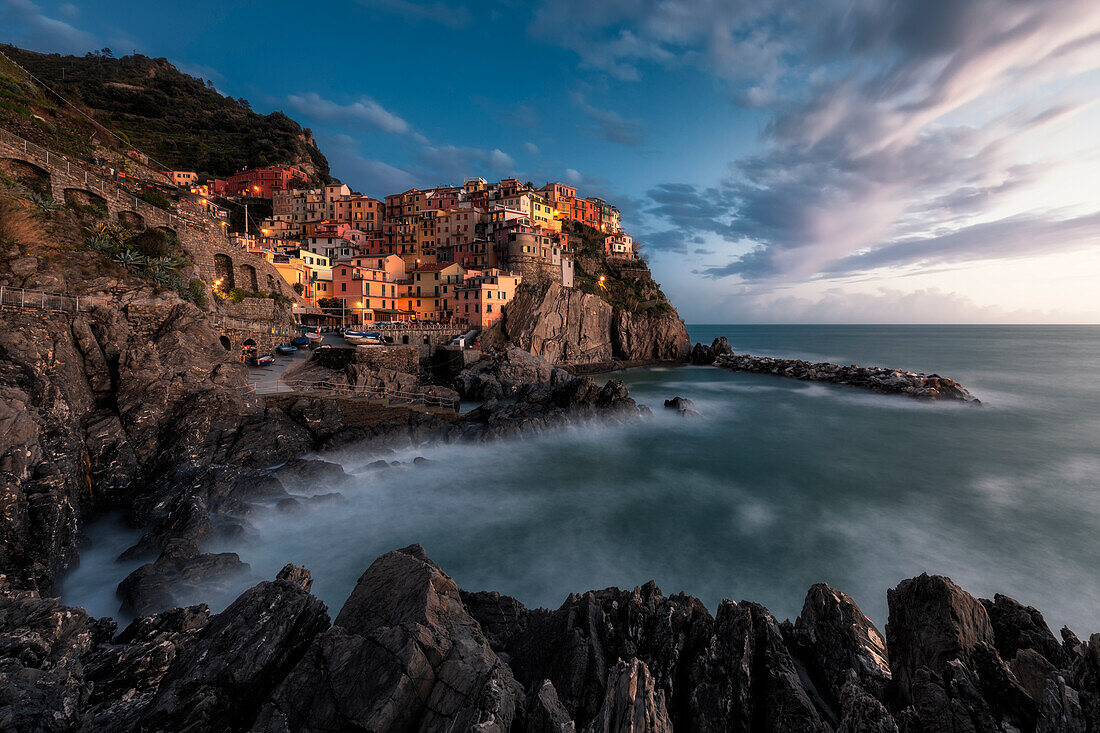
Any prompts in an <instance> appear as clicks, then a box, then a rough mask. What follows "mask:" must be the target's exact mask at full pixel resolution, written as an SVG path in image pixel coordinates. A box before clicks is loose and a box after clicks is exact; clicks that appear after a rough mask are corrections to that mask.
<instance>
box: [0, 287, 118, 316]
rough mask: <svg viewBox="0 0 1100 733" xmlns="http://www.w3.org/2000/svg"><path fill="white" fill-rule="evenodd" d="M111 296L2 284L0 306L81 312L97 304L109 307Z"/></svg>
mask: <svg viewBox="0 0 1100 733" xmlns="http://www.w3.org/2000/svg"><path fill="white" fill-rule="evenodd" d="M109 305H111V300H110V298H108V297H106V296H103V295H68V294H63V293H47V292H44V291H41V290H24V289H23V288H9V287H5V286H3V285H0V306H4V307H9V308H35V309H38V310H48V311H60V312H62V313H81V312H84V311H89V310H91V309H92V308H94V307H95V306H102V307H108V306H109Z"/></svg>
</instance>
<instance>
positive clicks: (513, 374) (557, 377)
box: [454, 348, 571, 400]
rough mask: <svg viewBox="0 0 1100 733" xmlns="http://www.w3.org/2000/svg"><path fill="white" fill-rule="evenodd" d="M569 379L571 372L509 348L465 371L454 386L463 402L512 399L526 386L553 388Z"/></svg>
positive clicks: (459, 375) (455, 380) (537, 357)
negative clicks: (466, 400)
mask: <svg viewBox="0 0 1100 733" xmlns="http://www.w3.org/2000/svg"><path fill="white" fill-rule="evenodd" d="M570 377H571V375H570V374H569V372H567V371H565V370H564V369H557V368H555V367H553V366H551V365H550V364H549V363H548V362H547V361H546V360H545V359H543V358H542V357H539V356H534V355H533V354H529V353H528V352H526V351H524V350H523V349H517V348H510V349H505V350H504V352H503V353H501V354H500V355H498V356H496V357H486V358H483V359H481V360H480V361H478V362H476V363H474V364H472V365H470V366H469V367H467V368H466V369H463V370H462V371H461V372H459V373H458V375H457V376H456V377H455V379H454V386H455V389H456V390H457V391H458V393H459V394H460V395H462V397H463V398H464V399H468V400H490V399H503V398H505V397H513V396H514V395H515V394H516V391H517V390H518V389H519V388H520V387H522V386H525V385H530V386H553V385H556V384H560V383H562V382H565V381H567V380H569V379H570Z"/></svg>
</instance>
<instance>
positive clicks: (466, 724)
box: [0, 545, 1100, 733]
mask: <svg viewBox="0 0 1100 733" xmlns="http://www.w3.org/2000/svg"><path fill="white" fill-rule="evenodd" d="M311 582H312V579H311V577H310V574H309V571H308V570H305V569H303V568H296V567H294V566H291V565H288V566H286V567H285V568H284V569H283V570H282V571H281V572H280V573H279V574H278V576H277V577H276V578H275V580H274V581H272V582H263V583H260V584H259V585H257V586H255V587H253V588H251V589H250V590H247V591H245V592H244V593H243V594H242V595H241V596H240V598H238V599H237V600H236V601H235V602H234V603H233V604H232V605H230V606H229V608H227V609H226V610H225V611H224V612H222V613H219V614H216V615H211V614H210V613H209V611H208V609H207V608H206V607H205V606H193V607H189V608H180V609H174V610H171V611H167V612H165V613H161V614H156V615H153V616H147V617H143V618H139V619H137V620H135V621H134V622H133V623H131V624H130V625H129V626H128V627H127V628H126V629H124V630H123V631H122V632H121V633H117V634H116V631H115V625H114V623H113V622H112V621H111V620H110V619H99V620H97V619H93V618H89V617H88V615H87V614H86V613H85V612H84V611H83V610H81V609H79V608H68V607H66V606H64V605H62V604H60V603H59V602H58V601H57V600H50V599H44V598H41V597H39V596H38V595H37V594H34V593H26V592H24V593H12V592H8V591H0V699H2V700H3V701H4V703H5V704H4V706H2V707H0V728H3V729H4V730H19V731H78V730H79V731H92V730H96V731H100V730H106V731H149V730H188V731H195V732H196V733H198V732H200V731H254V732H257V733H259V732H272V733H274V732H275V731H278V732H280V733H284V732H299V731H303V732H304V731H365V730H369V731H376V732H377V733H389V732H391V731H392V732H394V733H396V732H397V731H483V732H499V733H505V732H508V733H562V732H564V731H586V732H591V733H595V732H599V733H668V732H670V731H693V732H694V731H700V732H704V733H706V732H709V731H714V732H716V733H717V732H718V731H735V732H736V731H745V732H746V733H747V732H749V731H790V732H791V733H795V732H803V731H821V732H822V733H824V732H827V731H845V732H846V733H855V732H856V731H866V732H874V733H897V732H898V731H901V732H902V733H918V732H920V733H925V732H927V733H933V732H935V733H940V732H945V731H946V732H957V733H962V732H963V731H966V732H968V733H985V732H988V733H1010V732H1017V731H1019V732H1026V733H1032V732H1035V733H1039V732H1042V733H1052V732H1053V731H1063V732H1067V733H1068V732H1071V731H1072V732H1074V733H1078V732H1079V733H1088V732H1089V731H1095V730H1098V729H1100V635H1093V636H1092V637H1091V638H1090V639H1089V641H1088V642H1087V643H1082V642H1081V641H1079V640H1078V638H1077V637H1076V636H1075V635H1074V634H1073V633H1072V632H1071V631H1069V630H1068V629H1063V630H1062V633H1061V636H1062V638H1061V640H1058V639H1056V638H1055V637H1054V635H1053V634H1052V633H1051V632H1050V629H1049V628H1047V626H1046V623H1045V622H1044V621H1043V616H1042V614H1041V613H1040V612H1039V611H1037V610H1036V609H1034V608H1030V607H1027V606H1024V605H1022V604H1020V603H1018V602H1016V601H1014V600H1012V599H1011V598H1007V597H1005V596H1001V595H997V596H995V597H994V598H993V599H978V598H975V597H973V596H971V595H970V594H968V593H967V592H966V591H964V590H963V589H961V588H959V587H958V586H956V585H955V584H954V583H952V582H951V580H949V579H948V578H944V577H939V576H929V575H922V576H920V577H918V578H912V579H909V580H905V581H902V582H901V583H899V584H898V586H897V587H896V588H893V589H891V590H889V591H888V592H887V599H888V603H889V622H888V624H887V626H886V633H885V634H883V633H882V632H881V631H880V630H879V629H878V628H876V627H875V625H874V624H873V623H872V622H871V621H870V619H868V618H867V617H866V616H864V615H863V613H862V612H861V611H860V609H859V608H858V606H857V605H856V604H855V603H854V602H853V601H852V599H851V598H850V597H848V596H847V595H845V594H844V593H843V592H841V591H839V590H836V589H833V588H830V587H829V586H827V585H824V584H818V585H815V586H813V587H812V588H810V590H809V592H808V593H807V595H806V600H805V603H804V605H803V608H802V612H801V613H800V614H799V616H798V618H797V619H795V620H794V622H790V621H782V622H781V621H779V620H777V619H776V618H775V617H774V616H773V615H772V614H771V613H769V612H768V610H767V609H766V608H764V607H763V606H761V605H759V604H757V603H752V602H750V601H741V602H737V603H735V602H733V601H729V600H726V601H723V602H722V603H721V604H720V605H719V606H718V608H717V610H716V611H715V613H713V614H712V613H711V612H710V611H709V610H708V609H707V608H706V607H705V606H704V605H703V604H702V603H701V602H700V601H699V600H698V599H695V598H692V597H691V596H687V595H684V594H678V595H674V596H666V595H664V594H663V593H662V592H661V591H660V589H659V588H657V587H656V586H655V585H654V584H653V583H647V584H646V585H643V586H641V587H637V588H634V589H633V590H619V589H617V588H608V589H605V590H599V591H589V592H587V593H578V594H571V595H569V596H568V597H567V598H566V599H565V602H564V603H563V604H562V605H561V607H559V608H558V609H556V610H548V609H528V608H526V607H524V606H523V604H521V603H520V602H519V601H517V600H515V599H514V598H509V597H507V596H502V595H500V594H498V593H492V592H477V593H469V592H465V591H463V590H461V589H460V588H459V587H458V585H457V584H456V583H455V581H454V580H453V579H452V578H451V577H450V576H448V575H447V574H446V573H445V572H444V571H443V570H442V569H441V568H439V567H438V566H437V565H436V564H435V563H433V562H432V561H431V559H430V558H429V557H428V555H427V553H426V552H425V551H424V549H423V548H422V547H420V546H418V545H414V546H411V547H406V548H404V549H402V550H396V551H393V552H390V553H387V554H386V555H383V556H382V557H380V558H378V559H377V560H376V561H375V562H374V563H373V564H372V565H371V566H370V567H369V568H367V570H366V571H365V572H364V573H363V575H362V577H360V578H359V581H358V583H357V584H356V586H355V588H354V589H353V590H352V591H351V595H350V596H349V597H348V599H347V601H346V602H345V603H344V605H343V607H342V608H341V609H340V611H339V613H338V614H337V615H336V618H335V621H333V622H331V623H330V621H329V614H328V609H326V608H325V606H324V604H323V603H321V602H320V601H318V600H317V599H316V598H314V597H313V596H312V595H311V594H310V592H309V590H310V585H311Z"/></svg>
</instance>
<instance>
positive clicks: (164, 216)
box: [0, 128, 217, 226]
mask: <svg viewBox="0 0 1100 733" xmlns="http://www.w3.org/2000/svg"><path fill="white" fill-rule="evenodd" d="M0 143H3V144H5V145H7V146H8V147H9V148H11V149H13V150H16V151H20V150H21V151H22V152H23V155H24V156H25V157H27V158H29V159H31V160H33V161H34V162H36V163H39V164H41V165H43V166H45V167H46V169H47V170H50V171H54V172H56V173H58V174H59V175H64V176H66V177H67V178H69V180H71V181H74V182H76V183H77V184H79V185H80V186H81V187H82V188H85V189H87V190H89V191H95V192H97V193H99V194H102V195H103V196H104V197H105V198H109V199H113V200H114V201H116V202H118V203H119V204H120V205H123V206H128V207H131V208H132V210H133V211H135V212H136V213H138V214H140V215H141V216H142V218H145V219H150V220H155V221H157V222H159V223H163V224H164V225H165V226H175V225H176V224H177V223H178V222H179V221H183V222H184V223H188V224H193V225H205V224H207V223H209V222H210V221H217V220H216V219H215V218H214V217H212V216H210V214H209V213H207V212H206V211H204V210H203V209H202V207H200V206H198V205H195V204H192V203H191V202H189V201H186V200H181V201H180V202H178V203H177V210H178V213H176V214H173V213H172V212H170V211H166V210H164V209H162V208H160V207H158V206H154V205H153V204H150V203H149V202H147V201H143V200H141V199H140V198H138V197H137V196H134V195H133V194H132V193H130V192H129V191H127V190H126V189H124V188H122V187H121V186H119V185H118V184H117V183H114V182H110V181H106V180H104V179H102V178H99V177H98V176H95V175H93V174H91V173H89V172H88V171H87V170H86V169H84V168H83V167H81V166H79V165H77V164H76V163H73V162H72V161H70V160H69V159H68V158H66V157H65V156H63V155H59V154H58V153H54V152H51V151H50V150H48V149H46V148H44V147H42V146H41V145H36V144H34V143H32V142H30V141H29V140H25V139H24V138H22V137H20V136H19V135H16V134H15V133H12V132H9V131H7V130H5V129H3V128H0Z"/></svg>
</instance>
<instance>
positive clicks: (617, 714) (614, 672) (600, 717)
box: [585, 658, 672, 733]
mask: <svg viewBox="0 0 1100 733" xmlns="http://www.w3.org/2000/svg"><path fill="white" fill-rule="evenodd" d="M606 687H607V692H606V693H605V696H604V701H603V706H602V707H601V708H600V712H599V713H597V715H596V719H595V720H593V721H592V724H591V725H589V726H588V727H587V728H586V729H585V730H586V731H588V733H672V722H671V721H670V720H669V719H668V711H667V710H666V709H665V693H664V691H663V690H659V689H656V688H655V687H654V683H653V677H652V676H650V674H649V668H648V667H646V665H645V662H643V661H641V660H640V659H637V658H634V659H631V660H630V661H629V662H624V661H622V660H619V662H618V664H616V665H615V666H614V667H613V668H612V669H611V671H610V672H609V673H608V676H607V685H606Z"/></svg>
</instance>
